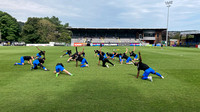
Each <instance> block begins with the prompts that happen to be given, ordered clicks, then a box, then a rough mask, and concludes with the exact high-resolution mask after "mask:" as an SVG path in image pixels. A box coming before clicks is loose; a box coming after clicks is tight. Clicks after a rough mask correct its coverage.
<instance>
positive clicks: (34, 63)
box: [31, 57, 49, 71]
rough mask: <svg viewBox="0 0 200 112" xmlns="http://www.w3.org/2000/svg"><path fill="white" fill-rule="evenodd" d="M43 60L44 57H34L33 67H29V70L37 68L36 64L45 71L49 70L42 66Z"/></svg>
mask: <svg viewBox="0 0 200 112" xmlns="http://www.w3.org/2000/svg"><path fill="white" fill-rule="evenodd" d="M44 60H45V58H43V59H39V57H36V59H35V60H34V61H33V67H31V70H32V69H37V66H40V67H41V68H42V69H44V70H45V71H49V70H48V69H47V68H46V67H44V66H43V65H42V63H44Z"/></svg>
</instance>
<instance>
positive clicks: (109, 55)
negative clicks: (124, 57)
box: [106, 52, 115, 60]
mask: <svg viewBox="0 0 200 112" xmlns="http://www.w3.org/2000/svg"><path fill="white" fill-rule="evenodd" d="M106 55H107V56H108V59H109V58H111V59H112V60H114V59H115V55H114V52H113V53H108V52H107V53H106Z"/></svg>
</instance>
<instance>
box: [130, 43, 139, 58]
mask: <svg viewBox="0 0 200 112" xmlns="http://www.w3.org/2000/svg"><path fill="white" fill-rule="evenodd" d="M134 52H135V45H134V49H133V51H130V52H129V53H130V57H131V56H133V57H134V60H138V55H137V54H135V53H134Z"/></svg>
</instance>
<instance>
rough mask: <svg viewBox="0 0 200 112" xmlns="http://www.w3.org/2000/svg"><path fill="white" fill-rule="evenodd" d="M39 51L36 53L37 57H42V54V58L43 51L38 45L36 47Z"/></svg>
mask: <svg viewBox="0 0 200 112" xmlns="http://www.w3.org/2000/svg"><path fill="white" fill-rule="evenodd" d="M36 48H37V49H38V50H39V51H40V52H39V53H37V55H36V56H37V57H39V58H42V55H43V58H45V51H42V50H40V49H39V48H38V47H36Z"/></svg>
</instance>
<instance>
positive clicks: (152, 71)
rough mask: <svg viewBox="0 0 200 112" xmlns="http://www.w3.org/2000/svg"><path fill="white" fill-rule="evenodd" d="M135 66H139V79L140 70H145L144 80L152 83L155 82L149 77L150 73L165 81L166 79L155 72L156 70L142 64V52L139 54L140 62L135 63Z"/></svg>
mask: <svg viewBox="0 0 200 112" xmlns="http://www.w3.org/2000/svg"><path fill="white" fill-rule="evenodd" d="M134 65H135V66H137V68H138V72H137V78H138V77H139V74H140V70H144V73H143V75H142V79H143V80H146V79H149V80H150V81H153V78H152V76H149V74H150V73H152V74H155V75H157V76H159V77H161V78H162V79H164V77H163V76H162V75H160V74H159V73H158V72H155V70H153V69H152V68H150V67H149V66H148V65H147V64H144V63H142V57H141V54H140V52H139V62H134Z"/></svg>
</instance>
